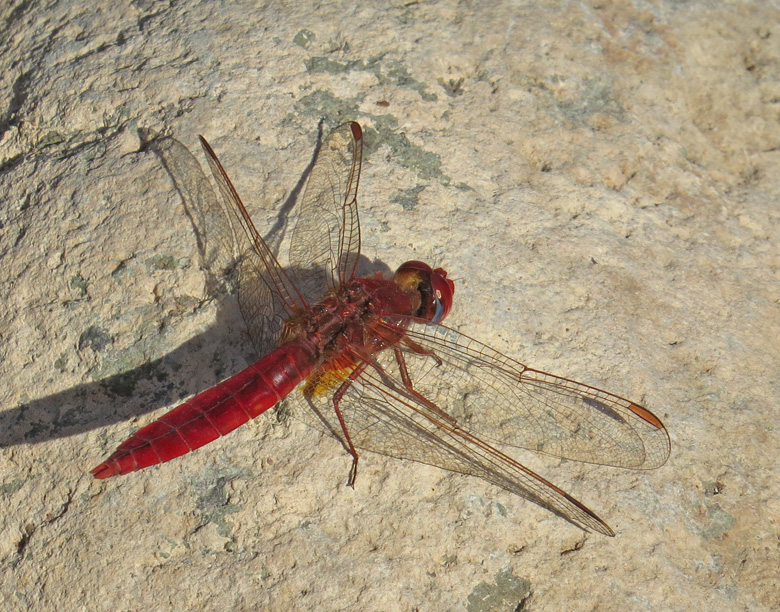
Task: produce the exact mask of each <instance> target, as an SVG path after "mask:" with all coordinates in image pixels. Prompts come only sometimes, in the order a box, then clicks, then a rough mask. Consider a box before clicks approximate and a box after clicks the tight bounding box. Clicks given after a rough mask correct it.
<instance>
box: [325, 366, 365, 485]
mask: <svg viewBox="0 0 780 612" xmlns="http://www.w3.org/2000/svg"><path fill="white" fill-rule="evenodd" d="M367 365H368V363H367V362H365V361H364V362H363V363H361V364H360V365H359V366H357V367H356V368H355V369H354V370H352V372H351V373H350V375H349V376H348V377H347V379H346V380H345V381H344V382H343V383H341V386H340V387H339V388H338V389H337V390H336V392H335V393H334V394H333V410H335V411H336V418H338V420H339V425H341V431H343V432H344V439H345V440H346V441H347V446H348V450H349V454H350V455H352V468H351V469H350V470H349V480H347V486H348V487H352V488H353V489H354V488H355V479H356V478H357V465H358V453H357V450H355V446H354V445H353V444H352V438H350V436H349V430H348V429H347V423H346V422H345V421H344V417H343V416H342V414H341V410H339V402H341V398H342V397H344V394H345V393H346V392H347V390H348V389H349V388H350V387H351V386H352V383H353V382H354V381H355V380H357V377H358V376H360V375H361V374H362V373H363V370H365V369H366V366H367Z"/></svg>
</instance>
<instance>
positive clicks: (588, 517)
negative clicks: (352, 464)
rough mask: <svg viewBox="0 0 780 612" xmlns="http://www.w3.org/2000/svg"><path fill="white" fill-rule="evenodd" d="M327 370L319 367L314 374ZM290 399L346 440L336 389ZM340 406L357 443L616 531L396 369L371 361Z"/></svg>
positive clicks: (588, 525) (585, 525) (600, 528)
mask: <svg viewBox="0 0 780 612" xmlns="http://www.w3.org/2000/svg"><path fill="white" fill-rule="evenodd" d="M387 352H389V353H392V351H387ZM343 374H345V375H346V373H343ZM328 375H329V373H328V372H322V371H320V372H319V373H317V374H315V378H316V377H317V376H323V377H327V376H328ZM342 379H343V377H342ZM311 388H319V385H318V384H315V385H313V386H312V387H309V389H311ZM291 402H292V403H293V404H294V406H295V408H294V409H295V410H300V409H302V408H304V407H308V408H309V409H311V411H312V412H311V414H315V415H316V417H317V421H318V423H317V425H318V426H322V425H324V426H325V428H326V429H327V430H328V431H329V432H330V433H331V434H333V435H334V436H336V437H337V438H339V439H340V440H341V441H342V443H343V444H344V445H345V447H346V446H347V444H346V441H345V439H344V436H343V433H342V430H341V425H340V424H339V422H338V419H337V417H336V414H335V411H334V409H333V404H332V394H321V393H307V387H306V386H304V387H303V388H302V389H301V390H299V391H298V392H297V394H296V397H294V398H293V399H292V400H291ZM339 410H340V412H341V414H342V416H343V418H344V423H345V425H346V428H347V431H348V432H349V436H350V439H351V440H352V443H353V444H354V446H355V447H356V448H358V449H364V450H368V451H373V452H376V453H381V454H384V455H388V456H391V457H396V458H400V459H408V460H411V461H417V462H420V463H426V464H428V465H433V466H436V467H440V468H443V469H445V470H450V471H453V472H458V473H461V474H467V475H471V476H477V477H478V478H482V479H483V480H486V481H488V482H490V483H492V484H494V485H496V486H499V487H501V488H503V489H506V490H507V491H510V492H511V493H514V494H516V495H519V496H521V497H523V498H525V499H528V500H529V501H532V502H534V503H536V504H538V505H540V506H542V507H544V508H546V509H548V510H550V511H552V512H554V513H555V514H557V515H559V516H561V517H563V518H565V519H566V520H568V521H570V522H572V523H574V524H575V525H578V526H579V527H581V528H583V529H586V530H592V531H597V532H600V533H603V534H605V535H609V536H612V535H614V533H613V532H612V530H611V529H610V528H609V526H608V525H606V523H604V521H602V520H601V519H600V518H599V517H598V516H597V515H596V514H595V513H593V512H592V511H591V510H589V509H588V508H587V507H586V506H584V505H583V504H581V503H580V502H578V501H577V500H576V499H574V498H573V497H571V496H570V495H569V494H567V493H566V492H564V491H562V490H561V489H559V488H558V487H556V486H555V485H553V484H552V483H550V482H548V481H547V480H545V479H544V478H542V477H541V476H539V475H537V474H535V473H534V472H533V471H531V470H529V469H528V468H526V467H525V466H523V465H521V464H520V463H518V462H517V461H515V460H514V459H512V458H511V457H509V456H508V455H506V454H504V453H502V452H501V451H499V450H498V449H496V448H494V447H493V446H491V445H490V444H488V443H486V442H485V441H484V440H480V439H479V438H478V437H477V436H475V435H473V434H472V433H471V432H469V431H468V430H467V429H464V428H461V427H459V426H457V425H453V424H451V423H449V422H448V421H447V419H446V418H444V419H443V418H441V415H439V414H438V413H437V412H436V410H435V409H431V408H430V407H429V406H427V405H426V404H425V403H424V402H420V401H418V399H417V398H416V397H415V396H414V395H413V394H412V393H410V392H409V391H408V389H406V388H405V386H404V384H403V382H402V381H401V380H400V378H398V377H397V376H395V375H394V373H392V372H387V371H385V370H384V369H383V368H381V367H377V368H372V367H371V366H369V368H367V369H366V370H365V371H364V372H363V373H362V374H361V375H360V376H359V377H358V378H357V380H355V381H354V382H353V383H352V384H351V385H350V386H349V387H348V389H347V390H346V392H345V393H344V395H343V396H342V397H341V400H340V402H339ZM310 422H311V421H310Z"/></svg>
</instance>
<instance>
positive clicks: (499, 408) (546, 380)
mask: <svg viewBox="0 0 780 612" xmlns="http://www.w3.org/2000/svg"><path fill="white" fill-rule="evenodd" d="M407 338H408V340H409V342H407V343H406V344H405V345H403V346H402V348H403V351H404V358H405V361H406V366H407V369H408V371H409V374H410V377H411V379H412V385H413V386H414V388H415V390H416V391H417V392H419V393H421V394H422V395H424V396H425V397H426V398H428V399H429V400H431V401H432V402H435V403H436V404H437V405H438V406H439V407H440V408H441V409H442V410H444V411H445V412H447V413H448V414H449V415H450V416H451V417H452V418H453V419H454V420H455V422H457V424H458V425H459V426H460V427H463V428H465V429H467V430H468V431H470V432H472V433H474V434H476V435H479V436H481V437H483V438H485V439H488V440H492V441H494V442H497V443H500V444H507V445H510V446H516V447H520V448H525V449H529V450H532V451H537V452H542V453H546V454H549V455H554V456H556V457H563V458H567V459H573V460H576V461H583V462H587V463H596V464H601V465H611V466H617V467H624V468H634V469H653V468H656V467H659V466H661V465H663V464H664V463H665V462H666V460H667V458H668V457H669V450H670V443H669V434H668V433H667V431H666V429H665V428H664V426H663V424H662V423H661V421H660V420H659V419H658V417H656V416H655V415H654V414H652V413H651V412H650V411H649V410H647V409H645V408H643V407H641V406H640V405H638V404H636V403H635V402H632V401H630V400H626V399H624V398H622V397H619V396H617V395H613V394H611V393H607V392H606V391H602V390H600V389H597V388H595V387H591V386H589V385H585V384H582V383H578V382H575V381H572V380H568V379H565V378H561V377H558V376H554V375H552V374H547V373H545V372H540V371H538V370H533V369H530V368H527V367H526V366H524V365H523V364H522V363H519V362H518V361H515V360H514V359H511V358H509V357H507V356H506V355H503V354H501V353H499V352H498V351H496V350H494V349H492V348H490V347H488V346H486V345H484V344H482V343H480V342H477V341H476V340H473V339H472V338H469V337H468V336H465V335H463V334H460V333H458V332H456V331H454V330H452V329H449V328H447V327H444V326H442V325H425V324H422V323H418V322H412V323H411V324H410V326H409V329H408V332H407ZM377 358H378V359H379V360H380V364H381V366H382V367H383V368H384V369H386V370H388V371H392V370H393V369H394V368H395V369H397V365H396V364H395V359H394V357H393V355H392V354H389V355H386V354H381V355H379V356H377Z"/></svg>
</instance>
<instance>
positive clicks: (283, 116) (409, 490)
mask: <svg viewBox="0 0 780 612" xmlns="http://www.w3.org/2000/svg"><path fill="white" fill-rule="evenodd" d="M0 10H2V23H3V28H2V29H3V32H4V33H3V34H2V35H0V41H2V49H3V52H2V55H1V56H0V64H1V65H2V71H0V74H2V81H3V91H4V92H6V93H5V96H4V99H5V102H4V103H3V108H2V109H0V194H2V207H0V262H1V266H0V270H1V272H0V296H1V299H0V304H2V306H0V338H2V342H1V343H0V373H2V378H3V380H4V384H3V385H2V386H1V387H0V408H2V413H0V419H1V420H0V446H2V450H1V451H0V499H2V508H3V511H2V519H0V525H1V526H2V527H1V529H0V559H1V560H2V565H3V568H4V571H3V579H2V581H1V582H2V583H1V584H0V608H1V609H3V610H9V611H10V610H14V611H15V610H57V611H58V612H69V611H71V610H73V611H75V610H111V611H116V610H155V611H157V610H233V611H240V610H303V609H312V610H343V611H358V610H360V611H366V610H383V611H395V610H399V611H402V610H403V611H412V610H420V611H429V610H430V611H441V610H468V611H469V612H487V611H493V610H501V611H504V610H505V611H511V610H516V609H522V610H570V611H578V610H600V611H609V610H653V611H658V610H776V609H778V608H780V583H779V582H778V578H777V576H778V569H777V568H778V567H779V566H780V544H779V542H778V529H779V528H780V527H779V522H780V495H779V493H778V491H779V489H780V485H778V480H779V479H778V475H779V473H780V460H779V459H778V452H777V449H778V448H780V426H779V425H778V423H780V408H778V396H779V394H780V382H779V381H780V342H778V337H780V312H779V308H778V307H779V305H780V276H779V275H780V273H779V272H778V266H780V246H779V245H780V229H779V228H780V208H779V207H778V205H777V202H778V200H780V178H778V177H780V123H779V122H778V119H779V117H780V28H779V27H778V23H780V11H779V10H778V9H777V7H772V6H770V3H762V2H733V3H728V4H726V5H724V3H721V2H716V1H714V0H712V1H710V2H706V1H704V2H673V1H658V2H649V3H648V2H637V1H631V0H604V1H592V2H565V1H561V2H542V3H538V2H537V3H533V2H529V3H517V2H493V3H490V8H486V6H480V4H479V3H459V2H440V3H406V2H391V3H386V2H364V3H361V4H360V6H359V7H356V6H354V5H353V4H352V3H338V2H332V3H319V4H317V6H316V8H306V7H304V6H298V5H297V4H295V3H275V2H270V3H265V4H261V3H255V2H233V3H220V4H216V3H211V2H203V1H201V2H198V1H183V2H175V3H174V2H155V1H153V0H142V1H137V2H133V3H117V2H105V1H101V2H95V3H83V2H73V1H70V2H69V1H62V2H56V3H48V4H47V6H45V7H44V6H41V5H40V4H39V3H28V2H20V1H18V0H17V1H16V2H13V3H9V4H7V5H4V8H2V9H0ZM320 119H324V120H325V124H324V127H325V129H326V130H327V129H329V128H330V127H333V126H335V125H337V124H339V123H341V122H343V121H345V120H357V121H359V122H360V123H361V124H362V125H363V126H364V128H365V130H366V156H365V164H364V169H363V176H362V180H361V195H360V202H361V223H362V230H363V254H364V255H365V256H366V257H368V258H369V259H371V260H378V261H381V262H385V263H386V264H387V265H388V266H389V267H391V268H393V267H395V266H397V265H398V264H399V263H400V262H402V261H405V260H407V259H412V258H413V259H422V260H426V261H429V262H432V263H435V264H436V265H442V266H444V267H445V268H446V269H447V270H448V271H449V273H450V275H451V277H453V278H454V279H455V281H456V283H457V287H458V289H457V293H456V298H457V303H456V307H455V308H454V310H453V312H452V313H451V315H450V318H449V324H450V326H452V327H454V328H456V329H458V330H460V331H461V332H463V333H466V334H468V335H470V336H474V337H477V338H479V339H480V340H482V341H484V342H486V343H487V344H490V345H492V346H494V347H495V348H497V349H499V350H501V351H503V352H505V353H507V354H508V355H511V356H514V357H517V358H518V359H520V360H521V361H523V362H524V363H528V364H530V365H532V366H534V367H537V368H540V369H543V370H548V371H551V372H554V373H557V374H560V375H563V376H567V377H571V378H574V379H576V380H580V381H582V382H585V383H589V384H594V385H597V386H600V387H603V388H605V389H608V390H611V391H613V392H615V393H617V394H619V395H624V396H628V397H631V398H633V399H635V400H636V401H638V402H640V403H643V404H644V405H647V406H648V407H649V408H650V409H651V410H653V411H654V412H655V413H656V414H658V415H659V416H660V417H661V418H662V419H663V420H664V422H665V424H666V425H667V427H668V429H669V431H670V433H671V438H672V455H671V458H670V460H669V462H668V463H667V464H666V465H665V466H663V467H662V468H660V469H658V470H654V471H650V472H631V471H625V470H618V469H612V468H607V467H599V466H592V465H582V464H577V463H574V462H561V461H557V460H554V459H551V458H544V457H537V456H533V455H532V454H530V453H521V454H519V455H518V458H519V459H520V460H521V461H523V462H524V463H525V464H527V465H528V466H529V467H531V468H532V469H534V470H537V471H538V472H539V473H541V474H542V475H543V476H545V477H546V478H548V479H550V480H552V481H553V482H555V483H556V484H558V485H559V486H561V487H562V488H564V489H565V490H567V491H569V492H570V493H572V494H573V495H574V496H575V497H577V498H578V499H580V500H582V501H583V503H585V504H587V505H588V506H589V507H591V508H593V509H594V510H595V511H596V512H597V513H598V514H599V515H600V516H602V517H603V518H604V519H605V520H606V521H607V522H608V523H610V525H611V526H612V527H613V528H614V529H615V531H616V533H617V537H615V538H606V537H602V536H599V535H593V534H585V533H583V532H581V531H580V530H578V529H577V528H575V527H573V526H571V525H570V524H568V523H566V522H565V521H562V520H561V519H559V518H557V517H555V516H554V515H551V514H550V513H548V512H546V511H544V510H542V509H541V508H538V507H537V506H535V505H533V504H530V503H527V502H525V501H523V500H521V499H518V498H516V497H513V496H512V495H510V494H508V493H505V492H504V491H501V490H498V489H496V488H495V487H492V486H490V485H488V484H487V483H485V482H482V481H480V480H477V479H474V478H466V477H463V476H459V475H456V474H450V473H447V472H443V471H440V470H437V469H435V468H431V467H427V466H424V465H418V464H412V463H407V462H401V461H396V460H392V459H387V458H385V457H382V456H379V455H371V454H365V455H364V456H363V458H362V462H361V471H360V473H359V477H358V481H357V486H356V488H355V489H354V490H353V489H350V488H347V487H346V486H345V480H346V476H347V472H348V469H349V465H350V460H349V458H348V457H347V456H346V455H345V453H344V452H343V449H342V448H341V447H340V446H339V445H338V443H337V442H336V441H334V440H332V439H330V438H327V437H326V436H324V435H322V434H320V433H319V432H318V431H316V430H314V429H310V428H307V427H306V426H304V425H303V424H299V423H297V422H295V421H285V420H283V419H281V418H279V417H278V415H274V414H268V415H265V416H264V417H261V418H260V419H258V420H257V421H255V422H252V423H251V424H249V425H247V426H244V427H242V428H241V429H240V430H238V431H236V432H234V433H233V434H231V435H229V436H227V437H225V438H222V439H221V440H219V441H217V442H214V443H212V444H211V445H209V446H208V447H206V448H204V449H202V450H200V451H198V452H195V453H193V454H191V455H189V456H186V457H184V458H182V459H178V460H176V461H174V462H171V463H169V464H166V465H164V466H162V467H157V468H151V469H149V470H146V471H144V472H139V473H136V474H133V475H130V476H125V477H122V478H118V479H112V480H108V481H102V482H99V481H96V480H94V479H93V478H92V477H91V476H90V475H89V469H91V468H92V467H94V466H95V465H97V464H98V463H99V462H100V461H102V460H103V459H104V458H105V457H106V456H107V455H108V454H109V453H110V452H111V451H112V450H113V449H114V448H115V447H116V445H117V444H118V443H119V442H121V441H122V440H124V439H125V438H126V437H127V436H128V435H129V434H130V433H131V432H133V431H134V430H136V429H137V428H138V427H139V426H140V425H143V424H145V423H147V422H150V421H151V420H153V419H154V418H156V417H157V416H159V415H160V414H162V413H163V412H164V411H165V410H166V409H167V408H170V407H171V406H173V405H175V404H176V403H177V402H179V401H180V400H181V399H183V398H186V397H188V396H189V395H191V394H193V393H195V392H197V391H200V390H203V389H205V388H207V387H209V386H211V385H212V384H214V383H215V382H217V381H219V380H220V379H222V378H224V377H226V376H228V375H230V374H232V373H234V372H236V371H238V370H240V369H241V368H242V366H244V365H245V364H246V363H247V360H248V359H251V358H253V357H254V356H255V354H254V352H253V348H252V346H251V344H250V342H249V340H248V339H247V337H246V335H245V333H244V328H243V323H242V320H241V317H240V314H239V313H238V310H237V306H236V303H235V300H234V299H233V298H230V297H228V298H226V299H225V300H222V301H219V302H218V301H214V300H208V299H206V296H207V293H206V275H205V274H204V271H203V270H202V268H201V266H200V265H199V260H198V257H197V246H196V241H195V236H194V234H193V231H192V226H191V224H190V222H189V220H188V218H187V216H186V214H185V211H184V207H183V206H182V202H181V198H180V197H179V196H178V194H177V193H176V191H175V190H174V188H173V185H172V183H171V179H170V177H169V176H168V174H167V173H166V172H165V169H164V168H163V167H162V166H161V164H160V161H159V159H157V158H156V157H155V156H154V155H152V154H151V153H150V152H148V151H146V150H142V147H141V143H140V140H139V137H138V129H139V128H145V129H152V130H156V131H163V132H166V133H170V134H172V135H174V136H176V137H177V138H178V139H180V140H181V141H182V142H184V143H185V144H186V145H187V146H188V147H189V148H190V149H191V150H192V151H193V152H195V154H196V155H197V156H198V157H199V159H201V161H202V160H203V158H202V155H201V153H200V151H199V148H198V147H197V138H196V135H197V134H198V133H202V134H203V135H204V136H206V137H207V138H208V139H209V141H210V142H211V144H212V146H213V147H214V149H215V150H216V151H217V153H218V154H219V155H220V158H221V159H222V161H223V163H224V164H225V166H226V167H227V169H228V171H229V172H230V174H231V176H232V178H233V180H234V182H235V183H236V186H237V187H238V189H239V191H240V193H242V194H243V195H244V198H245V201H246V202H247V204H248V206H249V207H250V209H251V210H252V211H253V212H254V214H255V218H256V224H257V225H258V227H260V228H261V231H265V230H266V229H268V228H270V227H271V226H272V224H273V222H274V220H275V218H276V217H275V215H276V212H275V211H276V209H277V207H278V206H279V205H280V204H281V203H282V202H284V201H286V200H288V198H290V196H291V193H292V192H293V189H294V188H295V187H296V185H297V184H298V183H299V181H300V180H301V177H302V176H304V172H305V170H306V167H307V164H308V163H309V161H310V160H311V156H312V153H313V151H314V147H315V145H316V135H317V126H318V122H319V121H320Z"/></svg>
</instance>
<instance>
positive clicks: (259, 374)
mask: <svg viewBox="0 0 780 612" xmlns="http://www.w3.org/2000/svg"><path fill="white" fill-rule="evenodd" d="M315 363H316V349H315V348H314V346H313V345H312V344H311V343H309V342H307V341H305V340H304V341H294V342H289V343H287V344H283V345H282V346H280V347H279V348H277V349H276V350H274V351H271V352H270V353H269V354H268V355H266V356H265V357H263V358H262V359H259V360H258V361H256V362H255V363H253V364H251V365H250V366H248V367H246V368H245V369H244V370H242V371H241V372H239V373H238V374H235V375H234V376H231V377H230V378H228V379H227V380H224V381H222V382H221V383H219V384H218V385H216V386H215V387H212V388H211V389H208V390H207V391H204V392H203V393H199V394H198V395H196V396H195V397H193V398H192V399H190V400H189V401H187V402H185V403H184V404H181V405H180V406H177V407H176V408H174V409H173V410H171V411H170V412H167V413H166V414H164V415H163V416H161V417H160V418H159V419H157V420H156V421H154V422H153V423H150V424H149V425H147V426H146V427H143V428H141V429H139V430H138V431H137V432H136V433H135V434H133V435H132V436H131V437H130V438H128V439H127V440H126V441H125V442H123V443H122V444H121V445H120V446H119V447H118V448H117V449H116V451H114V453H113V454H112V455H111V456H110V457H109V458H108V459H106V461H104V462H103V463H101V464H100V465H99V466H98V467H96V468H95V469H94V470H92V474H93V475H94V476H95V478H109V477H111V476H117V475H120V474H127V473H129V472H134V471H136V470H140V469H142V468H145V467H149V466H150V465H155V464H158V463H164V462H166V461H170V460H171V459H174V458H176V457H180V456H181V455H184V454H186V453H188V452H190V451H192V450H195V449H196V448H200V447H201V446H203V445H205V444H208V443H209V442H212V441H213V440H216V439H217V438H218V437H220V436H224V435H225V434H227V433H230V432H231V431H233V430H234V429H236V428H237V427H239V426H241V425H243V424H244V423H246V422H247V421H249V420H250V419H253V418H255V417H257V416H259V415H261V414H262V413H263V412H265V411H266V410H268V409H269V408H271V407H272V406H273V405H274V404H276V403H277V402H278V401H280V400H282V399H284V397H286V396H287V394H288V393H290V391H292V390H293V389H294V388H295V387H296V386H297V385H298V383H300V382H301V381H302V380H303V379H304V378H306V376H308V375H309V373H310V372H311V371H312V369H313V368H314V365H315Z"/></svg>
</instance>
